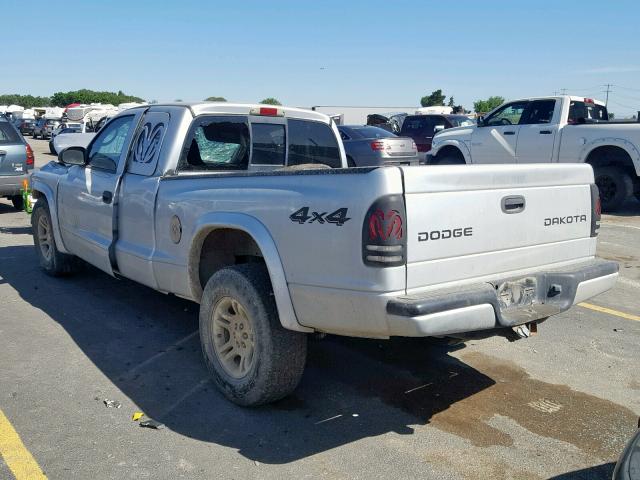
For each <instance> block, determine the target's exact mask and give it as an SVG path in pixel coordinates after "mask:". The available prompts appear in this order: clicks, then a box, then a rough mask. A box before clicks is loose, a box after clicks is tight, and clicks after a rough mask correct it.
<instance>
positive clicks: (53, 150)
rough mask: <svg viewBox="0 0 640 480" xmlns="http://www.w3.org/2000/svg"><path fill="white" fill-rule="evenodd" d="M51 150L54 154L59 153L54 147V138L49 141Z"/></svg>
mask: <svg viewBox="0 0 640 480" xmlns="http://www.w3.org/2000/svg"><path fill="white" fill-rule="evenodd" d="M49 151H50V152H51V153H52V154H53V155H57V152H56V149H55V148H53V140H52V141H50V142H49Z"/></svg>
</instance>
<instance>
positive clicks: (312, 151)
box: [288, 119, 342, 168]
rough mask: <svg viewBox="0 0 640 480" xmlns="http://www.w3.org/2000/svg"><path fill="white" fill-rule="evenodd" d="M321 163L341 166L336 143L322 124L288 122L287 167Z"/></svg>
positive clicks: (297, 121) (327, 127) (303, 121)
mask: <svg viewBox="0 0 640 480" xmlns="http://www.w3.org/2000/svg"><path fill="white" fill-rule="evenodd" d="M305 163H322V164H324V165H328V166H330V167H332V168H340V167H341V166H342V163H341V160H340V149H339V147H338V141H337V140H336V137H335V135H334V134H333V131H332V130H331V128H329V126H328V125H325V124H324V123H319V122H309V121H305V120H293V119H292V120H289V162H288V164H289V165H302V164H305Z"/></svg>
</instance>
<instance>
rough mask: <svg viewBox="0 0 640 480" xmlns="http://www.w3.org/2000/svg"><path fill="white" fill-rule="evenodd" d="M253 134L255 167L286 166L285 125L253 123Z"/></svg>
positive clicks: (252, 159) (252, 157) (253, 161)
mask: <svg viewBox="0 0 640 480" xmlns="http://www.w3.org/2000/svg"><path fill="white" fill-rule="evenodd" d="M251 134H252V135H251V141H252V142H253V153H252V156H251V163H252V164H253V165H284V151H285V145H286V144H285V138H284V137H285V134H284V125H278V124H274V123H252V124H251Z"/></svg>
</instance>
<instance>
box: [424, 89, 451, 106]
mask: <svg viewBox="0 0 640 480" xmlns="http://www.w3.org/2000/svg"><path fill="white" fill-rule="evenodd" d="M445 98H447V96H446V95H443V94H442V90H441V89H438V90H434V91H433V92H431V95H427V96H426V97H422V98H421V99H420V105H422V106H423V107H441V106H443V105H444V100H445Z"/></svg>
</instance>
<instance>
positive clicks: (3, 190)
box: [0, 174, 29, 197]
mask: <svg viewBox="0 0 640 480" xmlns="http://www.w3.org/2000/svg"><path fill="white" fill-rule="evenodd" d="M28 179H29V174H25V175H6V176H2V175H0V196H2V197H4V196H12V195H19V194H20V189H21V188H22V182H23V181H24V180H28Z"/></svg>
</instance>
